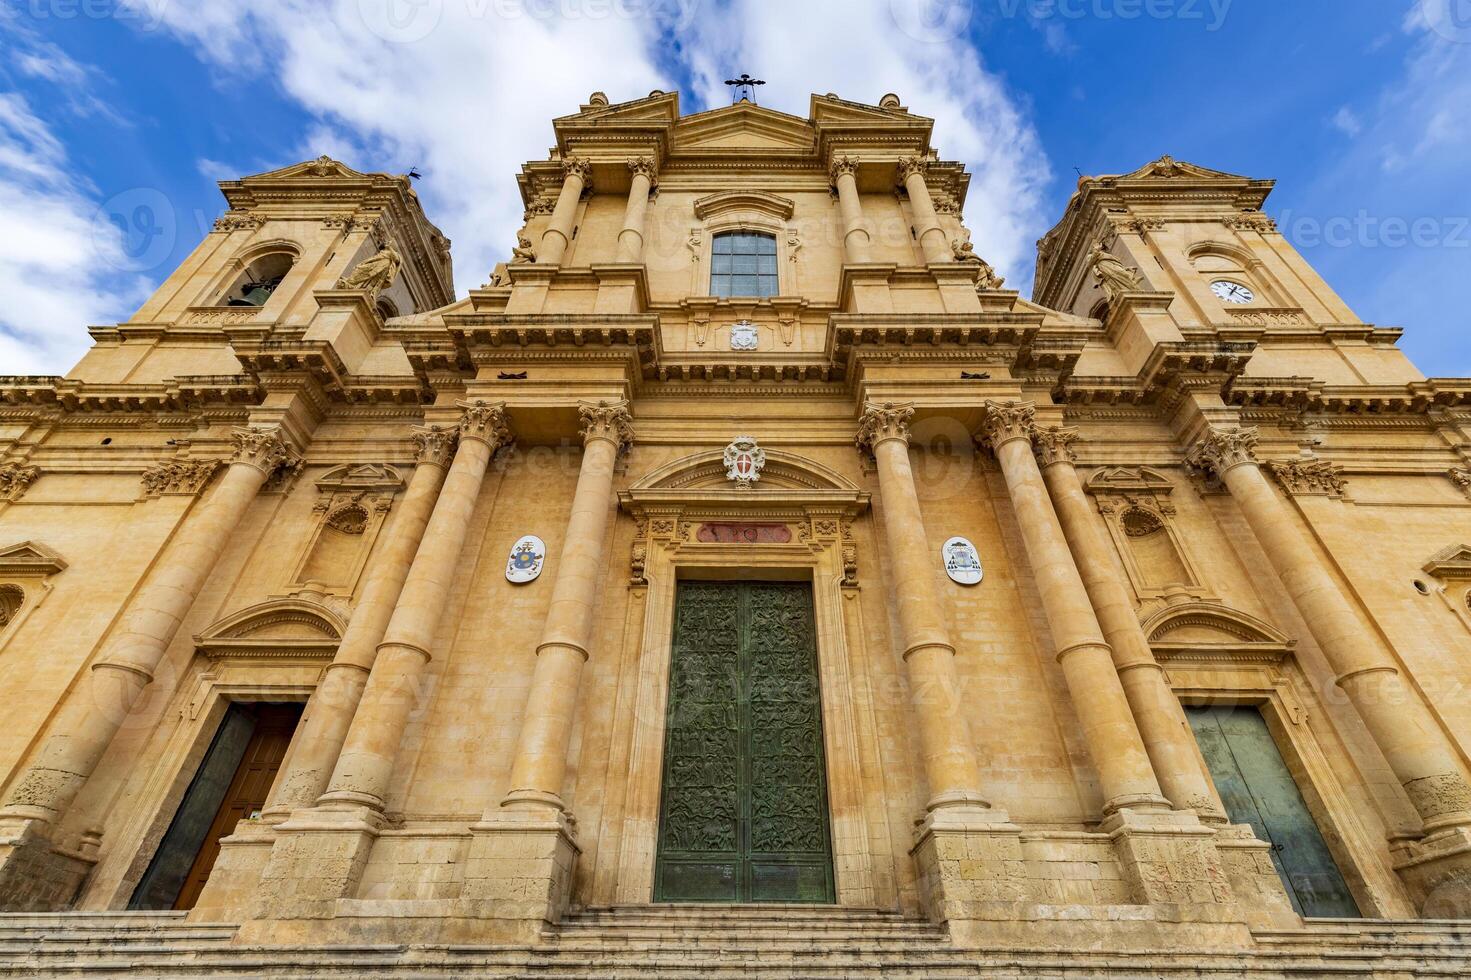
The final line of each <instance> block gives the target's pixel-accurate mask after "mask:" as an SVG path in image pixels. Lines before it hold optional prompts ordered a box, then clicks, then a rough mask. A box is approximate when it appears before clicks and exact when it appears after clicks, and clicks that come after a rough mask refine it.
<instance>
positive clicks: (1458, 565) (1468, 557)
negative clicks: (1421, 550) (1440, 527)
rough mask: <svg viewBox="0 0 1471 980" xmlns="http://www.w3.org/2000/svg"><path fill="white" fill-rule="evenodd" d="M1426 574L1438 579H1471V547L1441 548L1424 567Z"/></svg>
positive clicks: (1454, 546) (1459, 545)
mask: <svg viewBox="0 0 1471 980" xmlns="http://www.w3.org/2000/svg"><path fill="white" fill-rule="evenodd" d="M1424 568H1425V571H1426V573H1427V574H1430V575H1434V576H1435V577H1436V578H1439V579H1471V545H1464V544H1453V545H1451V546H1450V547H1449V548H1442V549H1441V550H1440V551H1437V552H1436V553H1435V554H1434V555H1431V556H1430V560H1429V561H1428V562H1426V563H1425V565H1424Z"/></svg>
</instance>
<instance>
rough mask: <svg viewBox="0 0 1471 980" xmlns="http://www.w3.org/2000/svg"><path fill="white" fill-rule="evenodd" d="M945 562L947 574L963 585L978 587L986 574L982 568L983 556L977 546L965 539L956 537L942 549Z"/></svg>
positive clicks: (941, 552)
mask: <svg viewBox="0 0 1471 980" xmlns="http://www.w3.org/2000/svg"><path fill="white" fill-rule="evenodd" d="M940 557H941V558H942V559H943V560H944V562H945V574H946V575H948V576H950V578H951V580H952V581H955V582H959V583H960V584H961V585H976V584H978V583H979V582H980V581H981V577H982V576H983V575H984V574H985V572H984V570H983V569H982V568H981V555H980V552H978V551H976V546H975V545H973V544H971V543H970V541H968V540H967V539H965V538H961V537H954V538H951V539H950V540H949V541H946V542H945V545H944V547H942V548H941V549H940Z"/></svg>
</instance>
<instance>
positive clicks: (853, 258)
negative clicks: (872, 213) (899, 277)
mask: <svg viewBox="0 0 1471 980" xmlns="http://www.w3.org/2000/svg"><path fill="white" fill-rule="evenodd" d="M857 172H858V161H857V160H855V159H854V158H852V157H838V158H837V159H836V160H834V161H833V164H832V167H831V168H829V171H828V176H829V177H830V178H831V179H832V182H833V186H835V187H836V188H837V189H838V210H839V211H840V212H841V214H842V216H843V256H844V258H845V260H846V261H847V262H848V263H849V264H855V265H856V264H861V263H864V262H868V261H869V260H870V259H869V245H870V242H869V237H868V229H867V228H866V227H865V226H864V224H863V203H862V201H860V200H859V198H858V181H857V179H856V177H855V174H857Z"/></svg>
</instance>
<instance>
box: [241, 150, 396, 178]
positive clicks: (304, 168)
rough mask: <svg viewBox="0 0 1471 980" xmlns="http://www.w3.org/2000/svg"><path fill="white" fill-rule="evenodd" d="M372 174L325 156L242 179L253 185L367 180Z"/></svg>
mask: <svg viewBox="0 0 1471 980" xmlns="http://www.w3.org/2000/svg"><path fill="white" fill-rule="evenodd" d="M371 176H372V174H365V173H363V172H361V171H358V170H354V169H352V168H351V167H349V166H348V165H347V164H345V163H343V162H342V161H340V160H334V159H332V158H331V157H329V156H327V155H326V154H323V155H322V156H319V157H317V158H316V159H315V160H303V161H302V162H301V163H293V164H292V165H291V166H289V167H282V168H280V169H279V170H268V171H266V172H265V173H263V174H252V175H251V176H249V177H244V178H241V179H242V180H245V181H250V182H252V183H263V182H266V181H275V180H299V179H302V178H323V179H325V178H330V177H337V178H347V179H349V180H366V179H368V178H369V177H371Z"/></svg>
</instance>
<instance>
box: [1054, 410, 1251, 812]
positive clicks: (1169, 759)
mask: <svg viewBox="0 0 1471 980" xmlns="http://www.w3.org/2000/svg"><path fill="white" fill-rule="evenodd" d="M1033 437H1034V440H1035V442H1036V453H1037V458H1038V459H1039V460H1040V461H1041V464H1042V478H1043V480H1045V481H1046V483H1047V489H1048V491H1049V492H1050V493H1051V494H1052V505H1053V507H1055V508H1056V509H1057V519H1058V520H1059V521H1060V522H1061V524H1062V533H1063V536H1064V537H1066V538H1067V543H1068V546H1069V547H1070V548H1071V549H1072V553H1073V564H1074V565H1075V566H1076V567H1077V569H1078V571H1079V573H1080V574H1081V575H1082V578H1083V587H1084V588H1085V589H1087V590H1088V599H1089V601H1090V602H1091V603H1092V604H1093V611H1094V612H1095V613H1097V614H1098V622H1099V625H1100V626H1102V627H1103V635H1104V637H1105V638H1106V639H1107V640H1108V645H1109V648H1110V649H1111V650H1112V651H1113V663H1114V669H1115V670H1116V671H1117V672H1118V675H1119V681H1120V682H1121V683H1122V684H1123V686H1124V695H1125V697H1127V698H1128V701H1129V707H1130V709H1132V711H1133V713H1134V722H1135V724H1137V725H1138V727H1139V734H1140V735H1141V736H1143V739H1144V748H1145V750H1146V751H1147V752H1148V753H1149V761H1150V763H1151V764H1153V766H1154V773H1155V776H1156V777H1158V779H1159V783H1160V788H1161V789H1163V790H1164V794H1165V796H1166V797H1168V798H1169V800H1170V802H1171V803H1172V804H1173V805H1174V806H1175V809H1177V810H1195V811H1196V812H1197V813H1198V814H1200V815H1201V816H1202V817H1203V818H1205V819H1207V820H1210V821H1212V822H1215V823H1224V822H1225V820H1226V814H1225V813H1224V812H1223V811H1222V810H1221V807H1220V802H1219V800H1218V799H1217V798H1216V794H1215V791H1214V788H1213V787H1212V786H1211V784H1210V781H1209V780H1208V779H1207V778H1206V775H1205V770H1204V769H1203V768H1202V767H1201V762H1200V758H1199V753H1198V752H1197V750H1196V747H1195V736H1194V734H1193V733H1192V732H1191V730H1190V722H1189V721H1188V720H1187V719H1186V717H1185V711H1184V709H1182V708H1181V707H1180V699H1179V698H1177V697H1175V692H1174V691H1172V690H1170V685H1169V681H1168V679H1167V678H1166V677H1165V672H1164V668H1163V667H1161V666H1160V665H1159V663H1158V662H1157V661H1156V660H1155V659H1154V651H1152V650H1151V649H1150V647H1149V640H1148V638H1147V637H1145V635H1144V630H1143V628H1142V627H1141V626H1140V625H1139V617H1138V616H1137V615H1136V614H1135V612H1134V603H1133V602H1132V601H1131V600H1130V598H1129V593H1128V592H1127V591H1126V589H1125V587H1124V583H1123V581H1122V580H1121V579H1120V578H1119V574H1118V571H1117V565H1116V564H1115V563H1114V559H1113V555H1112V553H1111V551H1110V549H1109V546H1108V544H1107V542H1106V541H1105V540H1104V537H1103V535H1102V534H1101V533H1100V532H1099V530H1098V525H1097V523H1096V521H1095V519H1094V516H1093V509H1092V508H1091V507H1090V506H1089V504H1088V496H1087V494H1086V493H1085V492H1084V491H1083V483H1082V481H1081V480H1079V479H1078V471H1077V468H1076V467H1075V465H1074V463H1075V457H1074V455H1073V450H1072V444H1073V442H1074V440H1076V439H1077V430H1075V429H1060V428H1056V427H1054V428H1050V429H1046V430H1039V431H1037V432H1035V433H1034V436H1033Z"/></svg>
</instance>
